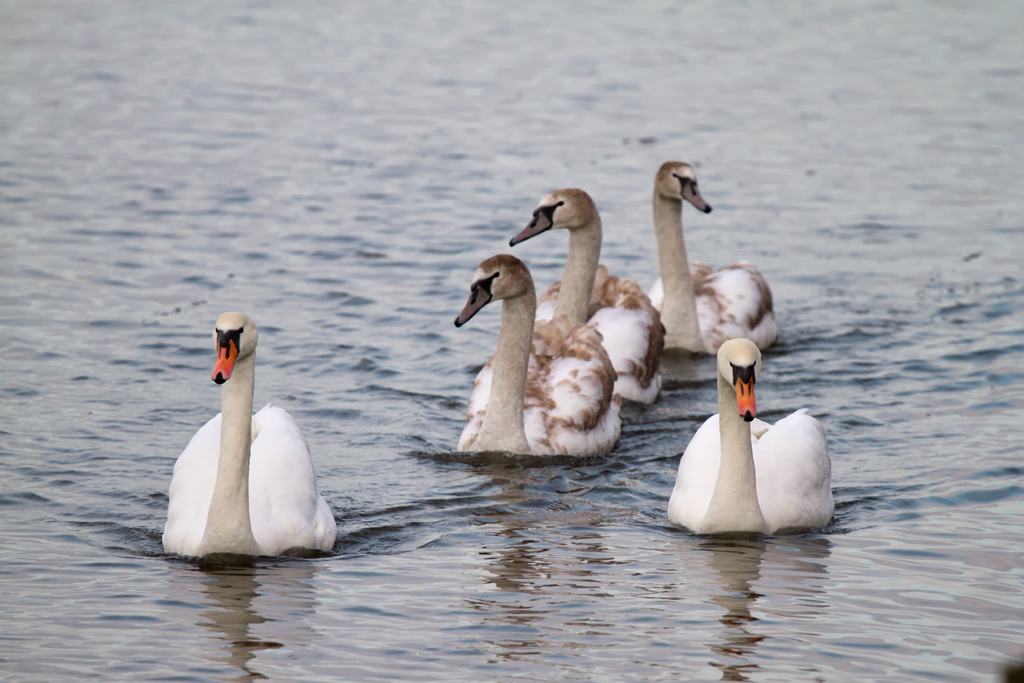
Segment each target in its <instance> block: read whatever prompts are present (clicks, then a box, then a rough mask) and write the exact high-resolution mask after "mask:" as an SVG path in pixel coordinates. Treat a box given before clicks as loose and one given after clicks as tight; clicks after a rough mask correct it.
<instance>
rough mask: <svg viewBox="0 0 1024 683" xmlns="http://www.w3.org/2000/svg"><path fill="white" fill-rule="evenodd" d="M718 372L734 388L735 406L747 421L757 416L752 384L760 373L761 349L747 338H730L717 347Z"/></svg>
mask: <svg viewBox="0 0 1024 683" xmlns="http://www.w3.org/2000/svg"><path fill="white" fill-rule="evenodd" d="M718 374H720V375H721V376H722V377H724V378H725V381H727V382H728V383H729V384H730V385H732V387H733V388H734V389H735V390H736V408H737V410H739V413H740V416H741V417H742V418H743V419H744V420H746V421H747V422H750V421H752V420H753V419H754V418H755V417H757V402H756V401H755V400H754V384H756V383H757V377H758V375H760V374H761V351H760V350H759V349H758V348H757V345H755V344H754V342H752V341H750V340H749V339H730V340H729V341H727V342H725V343H724V344H722V347H721V348H720V349H718Z"/></svg>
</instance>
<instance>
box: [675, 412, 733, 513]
mask: <svg viewBox="0 0 1024 683" xmlns="http://www.w3.org/2000/svg"><path fill="white" fill-rule="evenodd" d="M721 460H722V439H721V435H720V434H719V429H718V415H712V416H711V417H709V418H708V419H707V420H705V421H704V424H702V425H701V426H700V428H699V429H698V430H697V433H696V434H694V435H693V438H692V439H690V443H689V444H688V445H687V446H686V450H685V451H684V452H683V456H682V457H681V458H680V459H679V471H678V473H677V474H676V485H675V487H674V488H673V489H672V497H671V498H670V499H669V502H668V519H669V521H670V522H672V523H673V524H680V525H682V526H685V527H687V528H689V529H695V528H697V527H698V526H699V525H700V523H701V522H702V521H703V520H704V516H705V515H706V514H707V511H708V506H710V505H711V495H712V494H713V493H714V492H715V482H716V481H717V480H718V466H719V463H720V462H721Z"/></svg>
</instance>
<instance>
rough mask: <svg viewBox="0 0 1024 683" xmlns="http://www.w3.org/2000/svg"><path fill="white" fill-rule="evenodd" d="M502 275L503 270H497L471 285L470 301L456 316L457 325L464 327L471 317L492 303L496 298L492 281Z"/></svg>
mask: <svg viewBox="0 0 1024 683" xmlns="http://www.w3.org/2000/svg"><path fill="white" fill-rule="evenodd" d="M499 275H501V272H500V271H499V272H497V273H495V274H494V275H491V276H490V277H487V278H484V279H483V280H477V281H476V282H474V283H473V284H472V285H470V286H469V301H467V302H466V306H465V308H463V309H462V312H461V313H459V315H457V316H456V317H455V327H462V326H463V325H465V324H466V323H468V322H469V319H470V318H472V317H473V316H474V315H476V314H477V312H479V310H480V309H481V308H483V307H484V306H486V305H487V304H489V303H491V300H492V299H493V298H494V297H493V295H492V294H491V283H492V282H494V279H495V278H496V277H498V276H499Z"/></svg>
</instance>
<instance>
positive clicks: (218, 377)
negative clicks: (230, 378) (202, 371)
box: [213, 372, 227, 384]
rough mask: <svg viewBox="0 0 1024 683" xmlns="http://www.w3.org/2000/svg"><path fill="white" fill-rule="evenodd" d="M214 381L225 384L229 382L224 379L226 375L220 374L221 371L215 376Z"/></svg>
mask: <svg viewBox="0 0 1024 683" xmlns="http://www.w3.org/2000/svg"><path fill="white" fill-rule="evenodd" d="M213 381H214V382H216V383H217V384H224V382H227V380H226V379H224V375H222V374H220V373H219V372H218V373H217V376H216V377H214V378H213Z"/></svg>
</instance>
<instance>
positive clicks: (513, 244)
mask: <svg viewBox="0 0 1024 683" xmlns="http://www.w3.org/2000/svg"><path fill="white" fill-rule="evenodd" d="M508 246H510V247H514V246H516V238H515V237H513V238H512V239H510V240H509V241H508Z"/></svg>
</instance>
